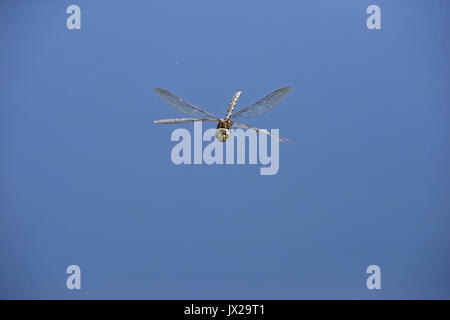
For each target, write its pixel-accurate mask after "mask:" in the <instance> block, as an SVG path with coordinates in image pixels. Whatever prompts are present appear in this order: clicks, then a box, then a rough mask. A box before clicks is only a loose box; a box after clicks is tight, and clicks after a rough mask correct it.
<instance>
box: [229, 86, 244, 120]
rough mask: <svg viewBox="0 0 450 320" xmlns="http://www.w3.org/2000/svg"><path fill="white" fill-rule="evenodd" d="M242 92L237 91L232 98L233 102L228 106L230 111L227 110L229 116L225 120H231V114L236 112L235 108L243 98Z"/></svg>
mask: <svg viewBox="0 0 450 320" xmlns="http://www.w3.org/2000/svg"><path fill="white" fill-rule="evenodd" d="M241 93H242V91H237V92H236V93H235V94H234V95H233V98H231V102H230V104H229V105H228V110H227V115H226V117H225V118H227V119H229V118H230V117H231V114H232V113H233V111H234V108H236V105H237V103H238V100H239V97H240V96H241Z"/></svg>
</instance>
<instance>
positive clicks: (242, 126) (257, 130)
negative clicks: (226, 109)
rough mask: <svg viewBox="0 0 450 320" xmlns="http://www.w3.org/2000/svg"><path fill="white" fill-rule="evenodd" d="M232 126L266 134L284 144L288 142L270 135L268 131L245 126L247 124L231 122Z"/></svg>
mask: <svg viewBox="0 0 450 320" xmlns="http://www.w3.org/2000/svg"><path fill="white" fill-rule="evenodd" d="M233 125H235V126H237V127H241V128H244V129H253V130H255V131H256V132H262V133H264V134H267V135H268V136H270V137H274V138H276V139H278V140H281V141H284V142H289V140H288V139H285V138H280V137H278V136H276V135H274V134H271V133H270V132H269V131H266V130H264V129H258V128H255V127H252V126H249V125H247V124H245V123H240V122H236V121H233Z"/></svg>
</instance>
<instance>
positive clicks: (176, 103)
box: [155, 88, 219, 120]
mask: <svg viewBox="0 0 450 320" xmlns="http://www.w3.org/2000/svg"><path fill="white" fill-rule="evenodd" d="M155 91H156V93H157V94H158V95H159V96H160V97H161V98H162V99H163V100H164V101H165V102H167V103H168V104H170V105H171V106H172V107H174V108H175V109H177V110H178V111H180V112H182V113H184V114H187V115H188V116H191V117H196V118H200V117H205V115H207V116H208V117H210V118H212V119H216V120H219V118H217V117H216V116H214V115H212V114H211V113H209V112H208V111H206V110H203V109H202V108H199V107H197V106H194V105H192V104H190V103H189V102H187V101H185V100H183V99H181V98H178V97H177V96H176V95H174V94H172V93H170V92H169V91H167V90H165V89H159V88H156V89H155Z"/></svg>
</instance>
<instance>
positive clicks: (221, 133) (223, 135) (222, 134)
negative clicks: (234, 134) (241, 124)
mask: <svg viewBox="0 0 450 320" xmlns="http://www.w3.org/2000/svg"><path fill="white" fill-rule="evenodd" d="M215 136H216V139H217V140H219V141H220V142H225V141H227V139H228V138H229V137H230V130H228V129H225V128H219V129H217V131H216V134H215Z"/></svg>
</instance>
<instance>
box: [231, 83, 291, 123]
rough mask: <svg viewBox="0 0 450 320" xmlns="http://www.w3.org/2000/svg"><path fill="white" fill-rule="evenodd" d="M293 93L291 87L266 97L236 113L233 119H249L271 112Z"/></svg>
mask: <svg viewBox="0 0 450 320" xmlns="http://www.w3.org/2000/svg"><path fill="white" fill-rule="evenodd" d="M289 91H291V87H285V88H281V89H278V90H276V91H274V92H272V93H271V94H269V95H268V96H265V97H264V98H262V99H261V100H259V101H258V102H256V103H254V104H252V105H250V106H248V107H246V108H244V109H242V110H240V111H238V112H236V113H235V114H234V115H233V116H232V117H231V118H249V117H253V116H256V115H258V114H261V113H264V112H266V111H269V110H270V109H272V108H273V107H275V106H276V105H277V104H278V103H279V102H280V101H281V100H283V98H284V97H286V96H287V94H288V93H289Z"/></svg>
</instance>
